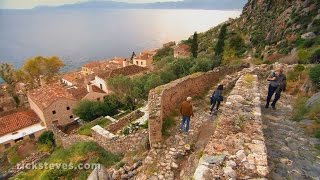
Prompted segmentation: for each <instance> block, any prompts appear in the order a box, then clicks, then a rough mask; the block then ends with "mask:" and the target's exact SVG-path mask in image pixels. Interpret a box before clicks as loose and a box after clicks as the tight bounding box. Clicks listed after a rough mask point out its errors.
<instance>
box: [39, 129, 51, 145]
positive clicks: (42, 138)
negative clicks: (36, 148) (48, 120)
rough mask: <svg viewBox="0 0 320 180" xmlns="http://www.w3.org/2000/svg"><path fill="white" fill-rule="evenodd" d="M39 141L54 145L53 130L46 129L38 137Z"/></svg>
mask: <svg viewBox="0 0 320 180" xmlns="http://www.w3.org/2000/svg"><path fill="white" fill-rule="evenodd" d="M38 142H39V143H40V144H47V145H50V146H51V145H54V144H55V141H54V134H53V132H52V131H45V132H43V133H42V134H41V135H40V136H39V138H38Z"/></svg>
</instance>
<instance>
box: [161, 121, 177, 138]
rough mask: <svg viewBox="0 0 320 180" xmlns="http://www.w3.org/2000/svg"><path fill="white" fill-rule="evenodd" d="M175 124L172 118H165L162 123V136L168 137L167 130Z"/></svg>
mask: <svg viewBox="0 0 320 180" xmlns="http://www.w3.org/2000/svg"><path fill="white" fill-rule="evenodd" d="M175 124H176V123H175V121H174V119H173V118H172V117H165V118H164V119H163V121H162V135H165V136H166V135H168V129H169V128H170V127H172V126H174V125H175Z"/></svg>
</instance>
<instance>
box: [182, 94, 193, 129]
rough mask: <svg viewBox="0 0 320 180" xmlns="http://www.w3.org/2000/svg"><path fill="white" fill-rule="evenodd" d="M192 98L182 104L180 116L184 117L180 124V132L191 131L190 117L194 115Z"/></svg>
mask: <svg viewBox="0 0 320 180" xmlns="http://www.w3.org/2000/svg"><path fill="white" fill-rule="evenodd" d="M191 100H192V98H191V97H187V100H186V101H184V102H182V103H181V106H180V114H181V115H182V121H181V124H180V131H185V132H188V131H189V125H190V117H191V116H194V115H193V110H192V104H191ZM185 124H186V128H185V130H184V126H185Z"/></svg>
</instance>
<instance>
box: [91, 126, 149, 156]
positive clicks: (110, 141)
mask: <svg viewBox="0 0 320 180" xmlns="http://www.w3.org/2000/svg"><path fill="white" fill-rule="evenodd" d="M101 129H102V130H101ZM91 130H92V137H93V139H94V140H95V141H96V142H97V143H98V144H99V145H100V146H101V147H103V148H104V149H105V150H107V151H109V152H112V153H126V152H128V151H133V150H136V149H138V148H139V147H141V146H145V145H146V144H147V142H148V131H147V130H142V131H140V132H137V133H135V134H130V135H128V136H114V135H113V134H112V133H110V132H109V131H107V130H105V129H103V128H101V127H100V128H97V127H95V128H92V129H91Z"/></svg>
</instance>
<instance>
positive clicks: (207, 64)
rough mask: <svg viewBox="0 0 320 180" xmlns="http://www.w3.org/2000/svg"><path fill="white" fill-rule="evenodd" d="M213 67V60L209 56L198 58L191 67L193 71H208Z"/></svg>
mask: <svg viewBox="0 0 320 180" xmlns="http://www.w3.org/2000/svg"><path fill="white" fill-rule="evenodd" d="M211 67H212V61H211V60H210V59H207V58H197V59H196V63H195V65H194V66H193V67H192V68H191V70H190V71H191V72H192V73H195V72H207V71H210V70H211Z"/></svg>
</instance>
